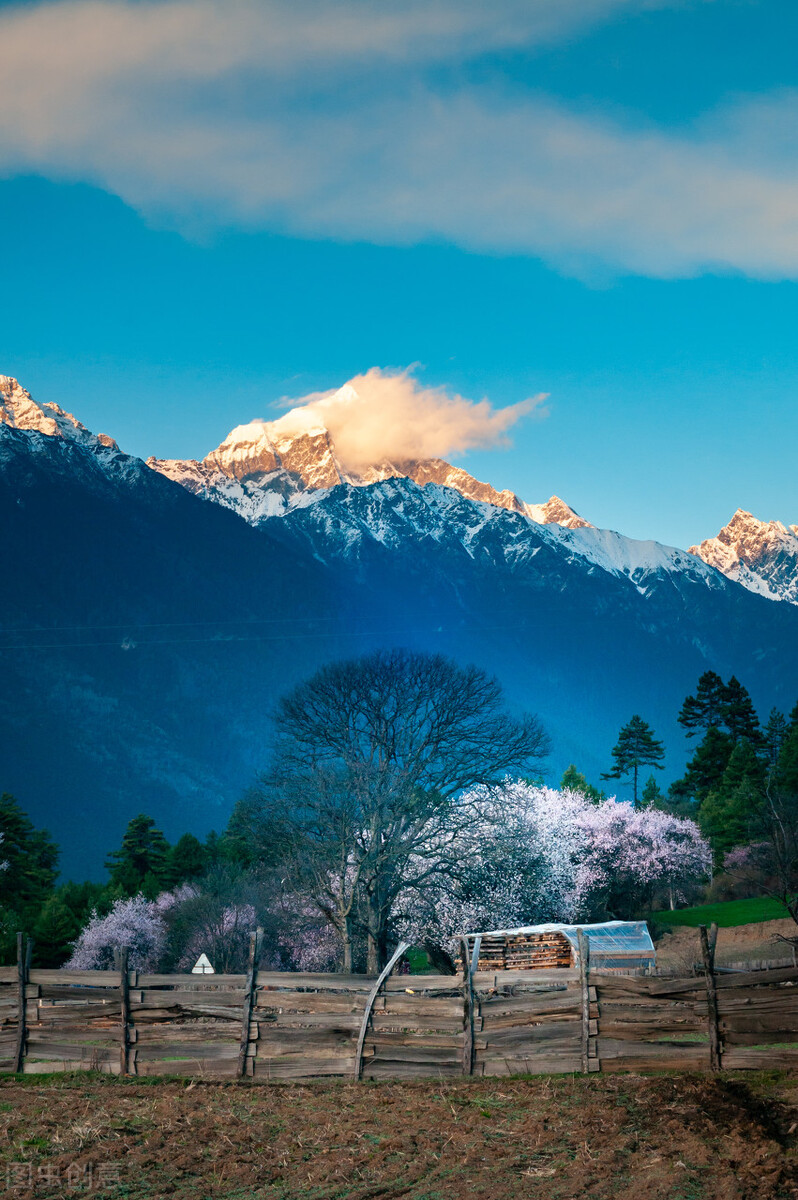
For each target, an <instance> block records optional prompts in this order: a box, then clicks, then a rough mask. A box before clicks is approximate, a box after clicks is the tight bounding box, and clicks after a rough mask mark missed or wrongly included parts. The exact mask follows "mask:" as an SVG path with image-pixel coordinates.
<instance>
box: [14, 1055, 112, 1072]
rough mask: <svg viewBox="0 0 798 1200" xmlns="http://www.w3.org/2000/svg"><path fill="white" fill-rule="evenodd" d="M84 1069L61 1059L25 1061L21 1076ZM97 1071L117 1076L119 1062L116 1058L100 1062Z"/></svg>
mask: <svg viewBox="0 0 798 1200" xmlns="http://www.w3.org/2000/svg"><path fill="white" fill-rule="evenodd" d="M85 1069H86V1068H85V1067H81V1066H75V1063H74V1062H65V1061H64V1060H63V1059H62V1060H53V1061H50V1060H49V1059H45V1060H43V1061H42V1062H27V1061H26V1062H25V1069H24V1071H23V1074H25V1075H51V1074H54V1073H55V1072H62V1071H64V1072H66V1071H79V1070H85ZM97 1070H98V1071H102V1073H103V1074H104V1075H118V1074H119V1062H118V1060H117V1059H116V1057H115V1058H114V1061H112V1062H107V1063H104V1062H101V1063H99V1064H98V1067H97Z"/></svg>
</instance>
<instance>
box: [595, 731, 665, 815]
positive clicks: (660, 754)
mask: <svg viewBox="0 0 798 1200" xmlns="http://www.w3.org/2000/svg"><path fill="white" fill-rule="evenodd" d="M612 757H613V759H614V766H613V768H612V770H611V771H607V772H606V774H603V775H602V776H601V778H602V779H623V778H625V777H626V776H628V775H631V776H632V795H633V797H634V804H635V806H637V799H638V784H639V778H640V768H641V767H655V768H656V769H657V770H659V771H661V770H662V759H663V758H664V757H665V747H664V746H663V744H662V742H660V741H658V740H657V738H655V737H654V731H653V729H652V728H651V726H650V725H649V724H648V722H647V721H644V720H643V718H642V717H640V716H638V715H637V713H635V715H634V716H633V717H632V719H631V721H630V722H629V723H628V725H624V726H623V728H622V729H621V731H620V733H619V734H618V741H617V742H616V744H615V746H614V747H613V750H612Z"/></svg>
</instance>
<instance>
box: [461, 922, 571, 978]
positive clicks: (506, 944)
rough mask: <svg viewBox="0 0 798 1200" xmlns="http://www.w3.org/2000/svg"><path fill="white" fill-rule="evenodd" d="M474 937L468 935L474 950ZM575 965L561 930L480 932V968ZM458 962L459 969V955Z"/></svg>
mask: <svg viewBox="0 0 798 1200" xmlns="http://www.w3.org/2000/svg"><path fill="white" fill-rule="evenodd" d="M473 946H474V937H473V935H472V936H471V937H470V938H469V948H470V949H471V950H473ZM573 965H574V953H573V948H572V946H571V943H570V942H569V941H568V938H567V937H566V936H565V934H564V933H559V932H558V931H557V930H551V931H549V932H545V933H508V934H499V935H496V934H487V933H486V934H483V935H482V940H481V942H480V947H479V964H478V967H477V970H479V971H547V970H552V969H556V970H559V969H564V968H566V967H572V966H573ZM457 966H458V969H459V970H462V959H460V958H458V960H457Z"/></svg>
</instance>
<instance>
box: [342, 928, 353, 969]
mask: <svg viewBox="0 0 798 1200" xmlns="http://www.w3.org/2000/svg"><path fill="white" fill-rule="evenodd" d="M341 940H342V942H343V945H344V974H345V975H351V974H352V934H351V931H350V929H349V921H348V920H346V918H344V927H343V929H342V931H341Z"/></svg>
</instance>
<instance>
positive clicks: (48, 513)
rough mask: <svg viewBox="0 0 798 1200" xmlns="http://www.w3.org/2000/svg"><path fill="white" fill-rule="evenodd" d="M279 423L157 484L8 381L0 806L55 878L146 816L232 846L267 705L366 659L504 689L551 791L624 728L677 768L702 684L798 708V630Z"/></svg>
mask: <svg viewBox="0 0 798 1200" xmlns="http://www.w3.org/2000/svg"><path fill="white" fill-rule="evenodd" d="M69 408H70V409H72V408H76V409H78V410H79V403H74V404H73V403H70V404H69ZM289 415H290V414H289ZM281 422H284V419H283V418H281V421H280V422H273V423H271V424H265V423H256V424H255V425H249V426H242V427H240V428H239V429H238V430H234V431H233V433H232V434H231V435H230V436H229V437H228V438H226V439H225V441H224V442H223V443H222V445H221V446H220V447H219V448H218V450H216V451H214V452H213V454H211V455H208V457H207V458H206V459H205V460H204V461H203V462H202V463H184V462H176V463H169V464H163V463H155V462H154V461H151V463H150V465H147V464H145V463H144V462H143V461H142V460H141V459H138V458H135V457H133V456H131V455H127V454H124V453H123V452H122V451H121V450H120V449H119V448H118V447H117V445H116V443H115V442H114V441H113V440H112V439H111V438H108V437H105V436H95V435H94V434H92V433H91V432H90V431H89V430H88V429H86V428H85V427H84V426H83V425H82V424H81V423H80V421H79V420H78V419H77V418H76V417H73V416H71V415H70V413H68V412H66V411H64V410H63V409H61V408H59V407H58V406H56V405H53V404H47V403H37V402H36V401H35V400H33V399H32V398H31V396H30V395H29V394H28V393H27V392H26V391H25V390H24V389H23V388H22V387H20V385H19V384H17V383H16V381H15V380H12V379H11V378H10V377H7V376H3V377H0V562H2V563H3V568H4V575H3V605H2V609H1V610H0V664H1V665H2V670H3V687H2V688H0V790H10V791H12V792H14V793H15V794H16V795H17V796H18V798H19V800H20V802H21V803H22V804H23V806H24V807H26V808H27V809H28V811H30V813H31V815H32V817H33V818H34V820H35V821H36V822H37V823H38V824H41V825H46V826H48V827H50V828H51V829H52V831H53V833H54V834H55V836H56V838H57V840H58V841H59V842H61V843H62V845H63V846H64V860H65V865H66V868H67V870H80V871H81V872H83V871H86V870H91V869H93V867H92V864H96V863H97V862H101V861H102V856H103V854H104V852H106V851H107V850H108V848H109V847H111V846H113V845H115V844H118V842H119V838H120V837H121V833H122V830H123V829H124V826H125V824H126V823H127V821H128V820H129V818H130V817H131V816H134V815H135V814H136V813H137V812H140V811H142V809H144V811H146V812H148V813H151V815H153V816H154V817H155V818H156V820H158V822H159V824H161V825H162V826H163V827H164V828H165V832H166V833H167V835H168V836H170V837H173V836H177V835H179V833H181V832H183V831H184V830H185V829H187V828H191V829H193V830H194V831H195V832H197V833H202V832H204V831H206V830H207V829H208V828H210V827H212V826H213V827H216V828H220V827H222V826H223V825H224V823H225V821H226V816H227V813H228V812H229V810H230V808H231V806H232V804H233V803H234V802H235V800H236V799H237V798H238V796H239V795H240V793H241V791H242V790H243V789H244V788H246V787H247V786H248V785H249V784H250V783H251V781H252V779H253V776H254V774H255V772H256V771H257V770H258V769H260V768H262V767H263V766H264V765H265V764H266V758H267V755H268V737H269V723H268V713H269V711H270V709H271V708H272V706H273V704H274V701H275V700H276V698H277V697H278V696H279V695H281V694H283V693H284V692H285V691H286V690H287V689H288V688H290V687H291V686H292V685H293V684H294V683H297V682H299V680H300V679H303V678H306V677H307V676H308V675H309V674H310V673H311V672H312V671H314V670H315V669H317V667H318V666H320V665H321V664H322V663H324V662H328V661H330V660H331V659H334V658H341V657H348V656H353V655H357V654H361V653H364V652H365V651H368V650H371V649H375V648H378V647H380V646H397V645H403V646H408V647H410V648H414V649H421V650H434V651H439V652H441V653H444V654H448V655H451V656H452V657H454V658H455V659H457V660H459V661H462V662H474V663H477V664H478V665H480V666H483V667H485V668H486V669H487V670H489V671H490V672H492V673H494V674H496V675H497V676H498V677H499V679H500V681H501V682H502V684H503V685H504V687H505V689H506V691H507V694H508V697H509V700H510V703H511V704H514V705H518V706H519V707H523V708H526V709H529V710H531V711H534V712H538V713H539V714H540V716H541V718H542V720H543V723H544V725H545V727H546V729H547V731H548V732H549V734H550V735H551V737H552V741H553V744H554V752H553V755H552V761H551V763H550V772H549V777H550V778H551V779H552V780H556V779H557V778H559V775H560V774H561V772H562V770H563V769H564V768H565V766H567V764H568V763H569V762H572V761H573V762H575V763H577V765H578V766H579V768H580V769H581V770H584V771H586V772H587V774H588V775H589V776H594V777H597V775H598V772H599V771H602V770H606V769H607V767H608V766H609V765H610V760H609V754H610V748H611V746H612V745H613V744H614V741H615V738H616V737H617V732H618V729H619V728H620V727H621V725H622V724H623V723H624V722H625V721H627V720H628V719H629V716H630V715H631V714H632V713H633V712H640V713H641V714H642V715H643V716H644V717H645V719H646V720H648V721H650V722H651V723H652V725H653V726H654V728H655V730H656V731H657V734H658V736H661V737H663V738H664V739H665V742H666V745H667V747H668V752H669V754H672V755H674V756H675V758H676V763H675V767H674V769H675V770H678V769H680V767H681V756H682V745H683V741H684V739H683V734H682V731H681V729H680V728H679V726H678V725H677V723H676V714H677V713H678V711H679V707H680V705H681V702H682V700H683V699H684V696H685V695H686V694H687V693H688V691H689V690H690V689H691V688H693V687H694V686H695V682H696V680H697V679H698V677H699V675H700V674H701V673H702V672H703V671H704V670H706V669H707V668H711V669H713V670H716V671H717V672H718V673H719V674H721V675H722V676H723V677H724V678H727V677H728V676H729V675H730V674H736V675H737V676H738V678H740V679H742V680H743V682H744V683H745V684H746V686H747V687H749V689H750V690H751V692H752V695H753V696H754V699H755V702H756V703H757V705H758V706H759V707H760V709H761V710H763V711H765V712H767V711H769V709H770V708H771V707H772V706H773V705H776V706H777V707H779V708H781V709H784V710H788V709H789V708H791V707H792V705H793V704H794V703H795V695H794V694H793V693H794V688H795V679H796V678H797V677H798V607H796V606H795V605H794V604H772V603H770V601H769V600H768V599H766V598H765V597H764V596H763V595H761V594H760V595H757V594H753V593H752V592H751V590H749V589H748V588H747V587H741V586H740V583H739V582H737V581H734V580H732V579H729V578H727V577H726V576H725V574H724V573H723V572H722V571H720V570H717V569H716V568H715V566H714V565H709V564H707V563H706V562H704V561H703V560H702V558H701V557H700V556H697V555H695V554H689V553H687V552H685V551H682V550H678V549H674V548H672V547H667V546H662V545H659V544H658V543H656V542H641V541H634V540H632V539H629V538H625V537H623V536H622V535H620V534H618V533H613V532H610V531H607V530H600V529H596V528H594V527H593V526H591V525H589V524H588V523H587V522H586V521H584V520H583V519H582V518H580V517H578V516H577V515H576V514H575V513H573V511H572V510H571V509H569V508H568V507H567V505H565V504H564V503H563V502H562V501H558V500H557V499H556V498H553V499H552V500H551V501H549V502H548V503H547V504H546V505H542V506H537V507H536V506H534V505H527V504H525V503H524V502H523V501H522V500H521V499H519V498H518V497H516V496H514V495H513V493H511V492H498V491H496V490H495V489H493V488H491V487H490V485H488V484H482V483H480V482H479V481H477V480H475V479H473V478H472V477H471V476H469V475H468V474H467V473H466V472H465V471H462V470H461V469H460V468H456V467H452V466H451V465H449V464H448V463H446V462H443V461H442V460H438V459H424V460H420V461H413V462H409V463H406V462H394V463H386V462H382V463H379V464H377V465H375V466H361V467H360V468H359V469H358V470H357V471H356V472H355V471H353V470H352V469H351V467H349V468H344V466H343V465H342V463H341V462H340V459H339V455H338V454H337V453H336V447H335V441H334V439H333V438H332V436H331V435H330V433H329V431H328V430H326V429H324V428H321V427H319V426H318V425H314V424H312V423H310V422H308V426H307V427H306V428H304V429H302V428H299V429H297V428H295V427H294V428H289V427H288V425H287V423H281ZM152 467H154V468H155V469H151V468H152ZM210 501H214V502H210ZM242 517H243V518H245V519H242ZM790 536H792V534H791V535H790ZM752 629H755V630H756V636H755V637H753V636H752V633H751V631H752Z"/></svg>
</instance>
